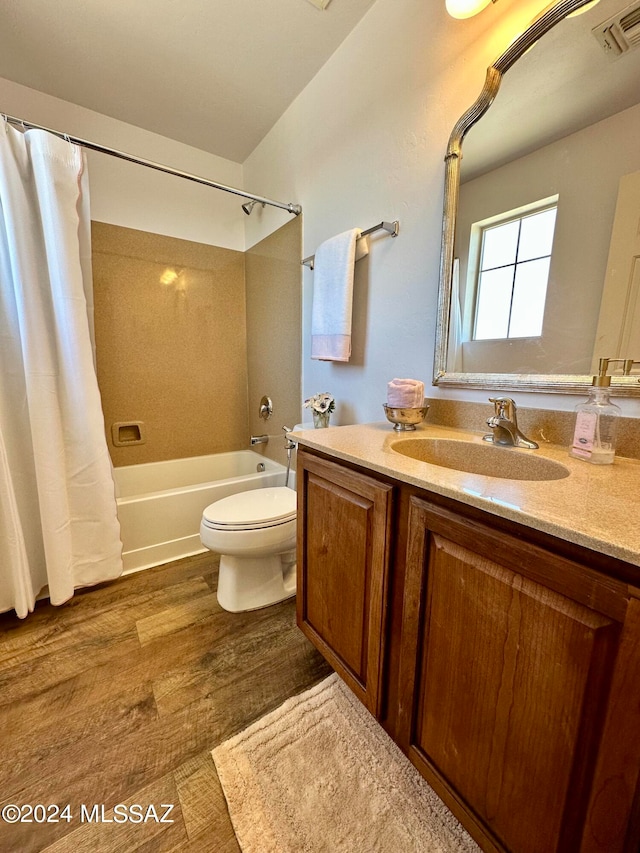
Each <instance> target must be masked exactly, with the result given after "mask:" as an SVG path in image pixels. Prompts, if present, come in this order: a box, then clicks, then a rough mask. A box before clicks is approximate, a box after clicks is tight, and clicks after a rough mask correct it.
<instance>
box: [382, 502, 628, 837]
mask: <svg viewBox="0 0 640 853" xmlns="http://www.w3.org/2000/svg"><path fill="white" fill-rule="evenodd" d="M627 596H628V590H627V587H626V586H625V585H624V584H622V583H619V582H617V581H614V580H611V579H607V578H604V577H602V576H600V575H598V574H597V573H596V572H592V571H590V570H589V569H586V568H584V567H582V566H579V565H577V564H576V563H573V562H572V561H570V560H567V559H564V558H561V557H559V556H555V555H554V554H553V553H551V552H549V551H546V550H545V549H543V548H540V547H538V546H536V545H533V544H528V543H525V542H522V541H521V540H519V539H517V538H516V537H511V536H508V535H506V534H504V533H497V532H495V531H494V530H492V529H491V528H490V527H489V526H485V525H484V524H480V523H478V522H476V521H473V522H472V521H469V520H466V519H464V518H462V517H460V516H458V515H456V514H455V513H453V512H451V511H449V510H445V509H442V508H439V507H435V506H433V505H431V504H429V503H427V502H426V501H424V500H421V499H420V498H416V497H414V498H412V505H411V510H410V522H409V542H408V557H407V577H406V585H405V595H404V614H403V635H402V661H401V675H400V705H401V707H400V713H399V728H400V739H401V742H402V746H403V748H404V749H405V750H406V751H407V753H408V754H409V756H410V758H411V760H412V761H413V762H414V764H415V765H416V766H417V767H418V768H419V769H420V770H421V772H422V773H423V775H424V776H425V777H426V778H427V779H428V781H429V782H430V783H431V784H432V785H433V787H434V788H435V789H436V791H437V792H438V793H439V794H440V796H441V797H442V798H443V799H444V800H445V802H447V803H448V805H449V806H450V807H451V808H452V810H453V811H454V812H455V813H456V814H458V816H459V817H460V819H461V820H462V821H463V823H465V825H466V826H467V828H469V830H470V831H471V832H472V834H473V835H474V836H475V837H476V839H477V840H478V841H479V842H480V843H481V844H482V846H483V849H485V850H500V851H503V850H509V851H513V852H514V853H546V852H547V851H549V853H550V851H554V852H555V853H560V852H561V853H569V851H579V850H586V849H603V850H611V851H613V850H614V849H615V850H618V849H620V850H622V849H624V848H623V846H620V847H617V846H609V843H610V841H611V839H607V838H606V835H605V836H603V839H602V840H603V841H604V846H603V847H601V848H598V847H596V846H594V845H591V846H590V845H589V844H588V843H586V842H583V837H585V833H586V829H585V826H586V824H587V823H588V811H589V808H590V806H589V803H590V799H591V795H592V789H593V786H594V778H595V775H596V767H597V765H598V763H599V751H601V749H602V748H603V744H602V736H603V732H604V730H605V720H606V718H607V704H608V701H609V697H610V692H611V684H612V677H613V675H612V674H613V673H614V669H615V664H616V658H617V655H618V651H619V648H620V644H621V637H622V635H623V623H624V620H625V616H626V611H627V604H628V601H627ZM636 671H637V668H636ZM637 696H638V693H637V690H636V699H635V700H634V701H637ZM636 718H637V711H636ZM636 734H637V730H636ZM633 749H635V753H636V759H634V761H636V762H637V744H636V745H635V746H634V747H633ZM614 775H615V770H614ZM602 788H603V791H604V789H605V788H606V783H605V784H603V786H602ZM605 794H606V791H605ZM631 797H632V798H633V788H632V789H631ZM609 799H610V806H611V808H612V809H614V810H615V809H616V808H618V807H619V806H618V805H616V801H615V798H613V799H611V798H609ZM630 806H631V804H630V803H627V804H626V806H625V807H626V808H630ZM620 820H621V821H622V826H625V820H628V814H627V817H626V818H625V817H624V815H623V816H622V817H621V819H620ZM612 823H615V819H614V820H613V821H612ZM619 823H620V821H619ZM623 835H624V833H623Z"/></svg>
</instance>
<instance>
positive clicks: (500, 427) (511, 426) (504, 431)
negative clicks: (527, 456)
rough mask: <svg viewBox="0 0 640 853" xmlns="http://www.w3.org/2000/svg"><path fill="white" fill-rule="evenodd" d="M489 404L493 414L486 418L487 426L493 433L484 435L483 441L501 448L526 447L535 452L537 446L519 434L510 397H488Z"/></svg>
mask: <svg viewBox="0 0 640 853" xmlns="http://www.w3.org/2000/svg"><path fill="white" fill-rule="evenodd" d="M489 402H490V403H493V405H494V406H495V414H494V415H492V417H490V418H487V426H490V427H491V429H492V430H493V433H489V435H484V436H483V438H484V440H485V441H491V442H493V444H499V445H501V446H502V447H528V448H529V449H530V450H535V449H536V448H537V447H538V445H537V444H536V442H535V441H531V440H530V439H528V438H525V436H524V435H523V434H522V433H521V432H520V429H519V428H518V418H517V415H516V412H517V410H518V407H517V406H516V404H515V401H514V400H512V399H511V397H489Z"/></svg>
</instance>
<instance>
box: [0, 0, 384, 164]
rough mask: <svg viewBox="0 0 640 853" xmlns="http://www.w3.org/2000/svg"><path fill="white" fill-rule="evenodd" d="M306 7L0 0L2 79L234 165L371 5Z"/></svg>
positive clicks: (365, 1) (254, 1) (337, 1)
mask: <svg viewBox="0 0 640 853" xmlns="http://www.w3.org/2000/svg"><path fill="white" fill-rule="evenodd" d="M314 2H315V0H311V2H308V0H134V2H132V0H109V2H100V0H2V3H0V77H5V78H6V79H8V80H11V81H13V82H15V83H21V84H22V85H24V86H28V87H30V88H32V89H37V90H39V91H41V92H45V93H46V94H49V95H53V96H55V97H57V98H62V99H63V100H65V101H70V102H71V103H74V104H78V105H80V106H83V107H87V108H89V109H92V110H96V111H97V112H99V113H103V114H104V115H107V116H111V117H112V118H116V119H120V120H121V121H125V122H128V123H130V124H133V125H137V126H138V127H142V128H144V129H146V130H150V131H154V132H155V133H159V134H162V135H164V136H168V137H170V138H173V139H177V140H179V141H180V142H184V143H186V144H188V145H193V146H195V147H196V148H201V149H203V150H205V151H209V152H211V153H213V154H218V155H219V156H221V157H226V158H228V159H230V160H233V161H235V162H238V163H242V162H244V160H245V159H246V158H247V156H248V155H249V154H250V153H251V152H252V151H253V149H254V148H255V147H256V145H257V144H258V143H259V142H260V140H261V139H262V138H263V137H264V136H265V134H266V133H267V132H268V131H269V130H270V128H271V127H272V126H273V125H274V124H275V122H276V121H277V119H278V118H279V117H280V116H281V115H282V113H283V112H284V111H285V110H286V109H287V107H288V106H289V104H290V103H291V102H292V101H293V100H294V99H295V98H296V96H297V95H298V94H299V93H300V92H301V91H302V89H304V87H305V86H306V85H307V83H308V82H309V81H310V80H311V79H312V78H313V77H314V76H315V74H316V72H317V71H318V70H319V69H320V68H321V67H322V65H323V64H324V63H325V62H326V61H327V59H328V58H329V57H330V56H331V54H332V53H333V52H334V51H335V50H336V48H337V47H338V46H339V45H340V44H341V42H342V41H344V39H345V38H346V36H347V35H348V34H349V33H350V32H351V30H352V29H353V28H354V27H355V25H356V24H357V23H358V21H359V20H360V19H361V18H362V17H363V15H364V14H365V13H366V12H367V10H368V9H369V8H370V7H371V6H372V5H373V3H374V2H375V0H332V2H331V3H330V5H329V6H328V7H327V8H326V9H325V10H324V11H322V10H320V9H318V8H316V6H315V5H313V3H314ZM1 111H2V104H0V112H1ZM19 118H25V119H28V118H29V116H19ZM61 129H62V130H63V129H64V128H61Z"/></svg>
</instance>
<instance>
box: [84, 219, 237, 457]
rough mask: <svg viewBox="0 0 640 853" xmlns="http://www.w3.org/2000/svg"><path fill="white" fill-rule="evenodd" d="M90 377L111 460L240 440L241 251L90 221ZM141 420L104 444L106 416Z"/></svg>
mask: <svg viewBox="0 0 640 853" xmlns="http://www.w3.org/2000/svg"><path fill="white" fill-rule="evenodd" d="M92 243H93V280H94V299H95V325H96V351H97V366H98V382H99V385H100V391H101V394H102V407H103V411H104V417H105V426H106V433H107V439H108V442H109V450H110V452H111V456H112V459H113V463H114V465H116V466H119V465H133V464H137V463H141V462H157V461H160V460H163V459H175V458H181V457H184V456H199V455H205V454H209V453H219V452H222V451H228V450H237V449H241V448H244V447H247V445H248V440H249V435H248V432H249V430H248V410H247V353H246V319H245V284H244V255H243V253H242V252H236V251H233V250H231V249H221V248H218V247H215V246H207V245H204V244H201V243H193V242H190V241H188V240H180V239H177V238H173V237H166V236H163V235H159V234H150V233H147V232H143V231H136V230H133V229H131V228H122V227H120V226H117V225H107V224H104V223H101V222H94V223H93V224H92ZM127 421H142V422H143V423H144V436H145V439H146V441H145V443H144V444H136V445H130V446H127V447H114V446H113V442H112V436H111V424H113V423H115V422H127Z"/></svg>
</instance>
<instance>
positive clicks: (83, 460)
mask: <svg viewBox="0 0 640 853" xmlns="http://www.w3.org/2000/svg"><path fill="white" fill-rule="evenodd" d="M87 190H88V182H87V176H86V168H85V157H84V153H83V151H82V149H80V148H79V147H78V146H75V145H72V144H70V143H68V142H66V141H65V140H63V139H58V138H57V137H55V136H53V135H52V134H49V133H46V132H44V131H38V130H30V131H27V132H25V133H21V132H19V131H18V130H15V129H14V128H13V127H11V126H10V125H9V124H8V123H7V122H6V121H4V120H0V611H4V610H11V609H12V608H13V609H15V611H16V613H17V615H18V616H20V617H21V618H22V617H24V616H26V615H27V614H28V613H29V611H31V610H33V607H34V604H35V599H36V596H37V595H38V593H39V592H40V591H42V590H43V589H44V588H45V587H47V586H48V593H49V597H50V600H51V602H52V604H62V603H63V602H64V601H66V600H67V599H69V598H71V596H72V595H73V593H74V589H75V588H76V587H79V586H86V585H90V584H95V583H98V582H100V581H104V580H108V579H111V578H115V577H117V576H118V575H120V574H121V573H122V558H121V550H122V546H121V543H120V528H119V525H118V519H117V515H116V502H115V495H114V485H113V478H112V476H111V462H110V458H109V453H108V450H107V445H106V439H105V436H104V423H103V418H102V409H101V403H100V394H99V391H98V382H97V378H96V372H95V365H94V358H93V314H92V305H93V299H92V295H91V294H92V285H91V265H90V222H89V204H88V192H87Z"/></svg>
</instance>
